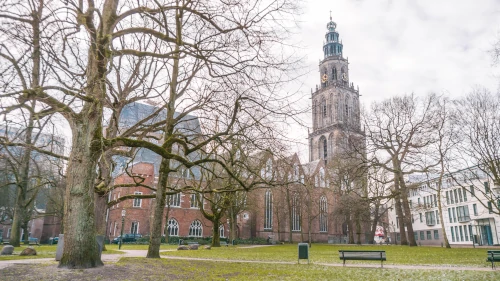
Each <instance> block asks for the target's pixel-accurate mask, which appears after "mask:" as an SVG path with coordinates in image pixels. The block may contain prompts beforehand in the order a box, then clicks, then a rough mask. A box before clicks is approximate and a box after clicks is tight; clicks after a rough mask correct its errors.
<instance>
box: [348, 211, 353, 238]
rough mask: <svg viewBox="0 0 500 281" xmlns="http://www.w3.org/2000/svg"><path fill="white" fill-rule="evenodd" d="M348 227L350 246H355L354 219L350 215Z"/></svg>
mask: <svg viewBox="0 0 500 281" xmlns="http://www.w3.org/2000/svg"><path fill="white" fill-rule="evenodd" d="M347 227H348V228H349V244H354V228H353V227H352V218H351V216H350V215H349V220H348V221H347Z"/></svg>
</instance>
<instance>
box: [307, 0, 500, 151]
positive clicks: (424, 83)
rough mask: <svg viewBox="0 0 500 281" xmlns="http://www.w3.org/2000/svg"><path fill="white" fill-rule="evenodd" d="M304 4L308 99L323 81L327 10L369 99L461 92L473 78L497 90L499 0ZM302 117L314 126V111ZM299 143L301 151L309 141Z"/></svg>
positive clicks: (314, 0) (353, 77)
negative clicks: (493, 56) (495, 49)
mask: <svg viewBox="0 0 500 281" xmlns="http://www.w3.org/2000/svg"><path fill="white" fill-rule="evenodd" d="M303 8H304V10H303V14H302V15H301V16H300V18H299V20H300V22H301V23H300V34H299V37H300V41H301V44H302V45H303V46H304V47H305V48H304V55H306V64H307V66H308V67H310V68H311V72H310V74H309V75H308V76H306V77H304V78H303V79H304V81H302V82H303V83H304V85H305V86H304V97H303V101H304V103H307V104H310V103H311V100H310V99H309V98H310V88H313V87H315V85H316V84H317V83H319V74H318V62H319V60H320V59H322V58H323V52H322V45H323V41H324V35H325V32H326V24H327V22H328V21H329V17H330V14H329V11H330V10H331V11H332V18H333V21H335V22H336V23H337V31H338V32H339V34H340V39H341V40H342V41H343V45H344V49H343V51H344V57H348V58H349V71H350V75H349V78H350V81H351V82H354V85H355V86H356V85H359V88H360V94H361V103H362V104H364V105H365V106H369V104H370V102H371V101H373V100H381V99H384V98H388V97H391V96H394V95H399V94H404V93H412V92H413V93H415V94H417V95H425V94H427V93H429V92H437V93H447V94H449V95H450V96H452V97H458V96H461V95H464V94H466V93H468V92H469V91H470V90H471V89H472V87H474V86H475V85H482V86H484V87H487V88H489V89H491V90H492V91H497V89H498V86H499V81H500V71H499V68H498V67H494V66H492V59H491V55H490V53H489V50H491V48H492V45H493V43H494V42H495V41H496V40H500V0H476V1H470V0H397V1H396V0H376V1H375V0H335V1H333V0H330V1H326V0H305V2H304V3H303ZM305 118H307V122H308V124H309V125H310V114H309V116H307V117H305ZM303 132H304V133H303V135H302V136H300V138H301V139H302V140H304V141H305V139H306V138H307V130H303ZM298 149H299V150H301V154H302V156H303V154H304V153H306V151H304V150H307V147H302V148H298Z"/></svg>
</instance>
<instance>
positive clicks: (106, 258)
mask: <svg viewBox="0 0 500 281" xmlns="http://www.w3.org/2000/svg"><path fill="white" fill-rule="evenodd" d="M251 247H252V246H251ZM253 247H255V246H253ZM121 251H122V252H124V254H103V255H102V261H103V262H104V263H105V264H106V263H115V262H117V261H118V260H120V259H121V258H123V257H146V254H147V252H148V251H147V250H121ZM172 251H176V250H163V251H160V252H161V253H165V252H172ZM162 258H167V259H177V260H200V261H220V262H238V263H266V264H297V262H285V261H251V260H225V259H207V258H187V257H176V256H165V255H163V256H162ZM14 264H57V262H56V261H55V260H54V258H43V259H22V260H5V261H0V269H3V268H6V267H8V266H11V265H14ZM314 264H315V265H323V266H336V267H342V266H343V265H342V264H341V263H314ZM345 267H357V268H360V267H361V268H380V264H346V266H345ZM384 268H388V269H416V270H418V269H430V270H471V271H492V269H491V267H467V266H451V265H450V266H446V265H445V266H435V265H398V264H384Z"/></svg>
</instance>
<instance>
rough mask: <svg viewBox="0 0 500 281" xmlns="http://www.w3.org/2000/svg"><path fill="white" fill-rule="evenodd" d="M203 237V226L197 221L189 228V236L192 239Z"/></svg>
mask: <svg viewBox="0 0 500 281" xmlns="http://www.w3.org/2000/svg"><path fill="white" fill-rule="evenodd" d="M202 235H203V226H202V225H201V222H200V221H199V220H195V221H193V222H192V223H191V225H190V226H189V236H192V237H202Z"/></svg>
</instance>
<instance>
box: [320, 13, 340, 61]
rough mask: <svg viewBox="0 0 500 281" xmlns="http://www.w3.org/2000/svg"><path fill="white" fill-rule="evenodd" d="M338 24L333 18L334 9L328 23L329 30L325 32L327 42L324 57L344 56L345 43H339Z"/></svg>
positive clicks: (324, 46) (324, 47)
mask: <svg viewBox="0 0 500 281" xmlns="http://www.w3.org/2000/svg"><path fill="white" fill-rule="evenodd" d="M336 28H337V24H336V23H335V22H334V21H333V20H332V11H330V22H328V23H327V24H326V29H327V30H328V31H327V32H326V34H325V39H326V42H325V44H324V45H323V54H324V58H325V59H326V58H328V57H333V56H336V57H342V49H343V45H342V43H341V42H340V43H339V33H338V32H337V31H336V30H335V29H336Z"/></svg>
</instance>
